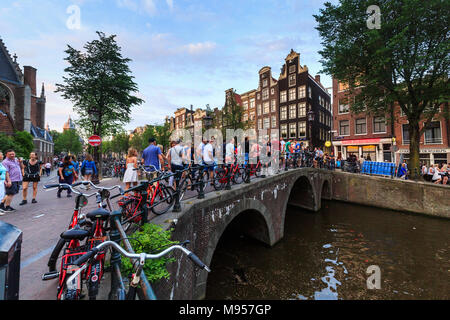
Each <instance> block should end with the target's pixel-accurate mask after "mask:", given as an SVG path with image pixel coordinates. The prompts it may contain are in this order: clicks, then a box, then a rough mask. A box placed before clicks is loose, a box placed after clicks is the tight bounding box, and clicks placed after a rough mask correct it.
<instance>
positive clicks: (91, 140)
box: [88, 136, 102, 147]
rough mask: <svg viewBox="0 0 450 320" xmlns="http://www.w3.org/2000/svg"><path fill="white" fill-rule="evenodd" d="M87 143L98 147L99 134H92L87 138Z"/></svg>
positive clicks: (99, 143) (99, 142)
mask: <svg viewBox="0 0 450 320" xmlns="http://www.w3.org/2000/svg"><path fill="white" fill-rule="evenodd" d="M88 143H89V144H90V145H91V146H93V147H98V146H100V145H101V144H102V138H100V137H99V136H92V137H90V138H89V140H88Z"/></svg>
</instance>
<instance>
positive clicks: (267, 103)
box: [263, 102, 269, 114]
mask: <svg viewBox="0 0 450 320" xmlns="http://www.w3.org/2000/svg"><path fill="white" fill-rule="evenodd" d="M263 112H264V114H266V113H269V102H264V104H263Z"/></svg>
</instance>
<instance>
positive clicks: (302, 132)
mask: <svg viewBox="0 0 450 320" xmlns="http://www.w3.org/2000/svg"><path fill="white" fill-rule="evenodd" d="M298 136H299V137H306V121H300V122H299V123H298Z"/></svg>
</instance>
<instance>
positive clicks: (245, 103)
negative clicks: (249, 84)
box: [244, 101, 248, 110]
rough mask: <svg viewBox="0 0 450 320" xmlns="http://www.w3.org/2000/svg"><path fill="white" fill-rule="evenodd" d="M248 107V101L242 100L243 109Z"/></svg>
mask: <svg viewBox="0 0 450 320" xmlns="http://www.w3.org/2000/svg"><path fill="white" fill-rule="evenodd" d="M247 109H248V101H245V102H244V110H247Z"/></svg>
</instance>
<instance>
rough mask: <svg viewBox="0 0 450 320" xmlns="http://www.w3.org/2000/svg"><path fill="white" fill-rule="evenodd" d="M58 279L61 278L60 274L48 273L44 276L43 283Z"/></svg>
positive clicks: (56, 272)
mask: <svg viewBox="0 0 450 320" xmlns="http://www.w3.org/2000/svg"><path fill="white" fill-rule="evenodd" d="M56 278H59V272H58V271H53V272H47V273H44V274H43V275H42V280H43V281H47V280H53V279H56Z"/></svg>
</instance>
